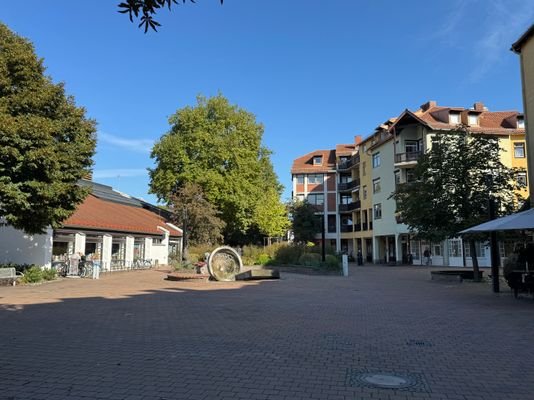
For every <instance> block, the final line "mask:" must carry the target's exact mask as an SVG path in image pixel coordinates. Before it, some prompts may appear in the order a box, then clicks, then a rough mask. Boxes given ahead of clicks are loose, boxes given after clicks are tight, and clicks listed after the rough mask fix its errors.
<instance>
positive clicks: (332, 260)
mask: <svg viewBox="0 0 534 400" xmlns="http://www.w3.org/2000/svg"><path fill="white" fill-rule="evenodd" d="M323 266H324V268H326V269H328V270H331V271H339V270H340V266H341V263H340V262H339V259H338V258H337V257H336V256H333V255H332V254H327V255H326V257H325V261H324V263H323Z"/></svg>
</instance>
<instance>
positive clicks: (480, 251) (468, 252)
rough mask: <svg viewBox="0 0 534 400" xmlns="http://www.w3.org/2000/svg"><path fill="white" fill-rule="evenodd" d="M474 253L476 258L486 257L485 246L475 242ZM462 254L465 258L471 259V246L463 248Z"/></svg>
mask: <svg viewBox="0 0 534 400" xmlns="http://www.w3.org/2000/svg"><path fill="white" fill-rule="evenodd" d="M475 251H476V252H477V258H478V257H482V258H483V257H486V244H485V243H482V242H475ZM464 252H465V256H466V257H468V258H469V257H471V245H468V246H465V249H464Z"/></svg>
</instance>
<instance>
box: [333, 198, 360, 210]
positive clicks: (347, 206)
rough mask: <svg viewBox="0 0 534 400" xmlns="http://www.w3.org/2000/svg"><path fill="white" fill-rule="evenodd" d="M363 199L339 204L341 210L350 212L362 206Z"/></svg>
mask: <svg viewBox="0 0 534 400" xmlns="http://www.w3.org/2000/svg"><path fill="white" fill-rule="evenodd" d="M361 204H362V203H361V201H360V200H356V201H353V202H351V203H348V204H338V210H339V212H350V211H354V210H357V209H359V208H361Z"/></svg>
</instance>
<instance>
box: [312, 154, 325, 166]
mask: <svg viewBox="0 0 534 400" xmlns="http://www.w3.org/2000/svg"><path fill="white" fill-rule="evenodd" d="M322 164H323V156H313V165H322Z"/></svg>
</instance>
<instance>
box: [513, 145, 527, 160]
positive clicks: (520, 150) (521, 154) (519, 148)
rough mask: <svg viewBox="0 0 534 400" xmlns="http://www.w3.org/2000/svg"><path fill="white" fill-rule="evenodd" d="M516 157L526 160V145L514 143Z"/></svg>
mask: <svg viewBox="0 0 534 400" xmlns="http://www.w3.org/2000/svg"><path fill="white" fill-rule="evenodd" d="M514 157H515V158H525V143H520V142H516V143H514Z"/></svg>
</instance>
